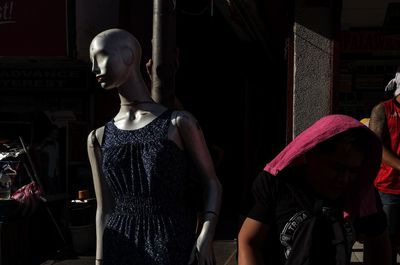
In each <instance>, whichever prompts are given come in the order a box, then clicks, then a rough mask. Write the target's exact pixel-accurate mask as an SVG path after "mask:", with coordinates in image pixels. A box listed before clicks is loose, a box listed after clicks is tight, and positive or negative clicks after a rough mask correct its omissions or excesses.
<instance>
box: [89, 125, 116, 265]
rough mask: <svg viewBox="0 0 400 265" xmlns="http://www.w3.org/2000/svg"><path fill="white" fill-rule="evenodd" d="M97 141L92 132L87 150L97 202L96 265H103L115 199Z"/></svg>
mask: <svg viewBox="0 0 400 265" xmlns="http://www.w3.org/2000/svg"><path fill="white" fill-rule="evenodd" d="M97 139H98V138H96V135H95V131H92V132H91V133H90V134H89V136H88V140H87V149H88V156H89V162H90V167H91V170H92V176H93V184H94V190H95V193H96V202H97V210H96V265H101V264H102V259H103V232H104V227H105V224H106V223H107V219H108V217H109V213H110V212H111V209H112V208H113V198H112V195H111V193H110V191H109V190H108V188H107V185H106V183H105V181H104V177H103V176H102V174H101V149H100V145H99V141H97Z"/></svg>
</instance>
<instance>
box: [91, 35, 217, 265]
mask: <svg viewBox="0 0 400 265" xmlns="http://www.w3.org/2000/svg"><path fill="white" fill-rule="evenodd" d="M90 59H91V61H92V72H93V73H94V74H95V75H96V79H97V81H98V82H99V83H100V85H101V87H102V88H104V89H107V90H109V89H116V90H117V91H118V94H119V98H120V103H121V107H120V109H119V112H118V113H117V114H116V116H115V117H114V119H113V120H112V121H110V122H108V123H106V125H105V126H102V127H100V128H98V129H96V130H93V131H92V132H91V133H90V134H89V136H88V156H89V161H90V165H91V169H92V175H93V182H94V188H95V192H96V199H97V212H96V235H97V238H96V264H97V265H100V264H104V265H106V264H119V265H129V264H157V265H158V264H160V265H164V264H174V265H179V264H182V265H183V264H185V265H186V264H204V265H205V264H207V265H208V264H215V257H214V253H213V246H212V241H213V237H214V232H215V226H216V223H217V219H218V214H219V211H220V203H221V196H222V189H221V185H220V182H219V180H218V178H217V176H216V174H215V170H214V167H213V163H212V160H211V157H210V154H209V151H208V149H207V145H206V142H205V139H204V136H203V133H202V131H201V129H200V126H199V125H198V123H197V121H196V119H195V117H194V116H193V115H192V114H190V113H189V112H187V111H181V110H180V111H174V110H169V109H167V108H165V107H164V106H163V105H161V104H158V103H156V102H154V101H153V100H152V98H151V96H150V93H149V90H148V88H147V87H146V85H145V82H144V80H143V77H142V75H141V72H140V60H141V47H140V44H139V42H138V41H137V39H136V38H135V37H134V36H132V35H131V34H130V33H129V32H127V31H124V30H121V29H109V30H106V31H103V32H101V33H99V34H98V35H97V36H95V38H94V39H93V40H92V43H91V45H90ZM189 164H192V165H194V166H195V167H196V171H197V172H198V174H197V178H199V181H200V182H201V183H202V185H201V186H202V188H203V194H204V196H203V203H202V207H203V209H202V215H203V218H202V220H203V221H202V223H200V224H197V225H198V227H199V233H198V236H197V235H196V231H195V227H196V210H195V209H194V207H193V205H190V202H191V201H190V200H188V199H187V196H186V195H187V194H188V193H190V191H189V190H188V188H187V187H188V183H189V181H190V180H189V175H188V174H187V172H188V170H187V169H188V167H189Z"/></svg>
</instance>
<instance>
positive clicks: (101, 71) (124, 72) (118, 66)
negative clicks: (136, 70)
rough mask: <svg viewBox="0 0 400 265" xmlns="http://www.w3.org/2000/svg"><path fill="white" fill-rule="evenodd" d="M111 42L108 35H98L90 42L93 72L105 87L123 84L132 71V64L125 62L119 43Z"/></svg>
mask: <svg viewBox="0 0 400 265" xmlns="http://www.w3.org/2000/svg"><path fill="white" fill-rule="evenodd" d="M113 41H114V42H117V41H115V40H113ZM110 42H111V41H107V38H106V37H105V38H99V37H96V38H95V39H94V40H93V41H92V43H91V44H90V60H91V61H92V72H93V73H94V74H95V75H96V79H97V82H99V83H100V85H101V87H103V88H104V89H112V88H115V87H120V86H122V85H123V84H124V83H126V82H127V80H128V79H129V77H130V73H131V69H130V65H127V64H126V63H125V62H124V60H123V56H122V52H121V51H120V50H119V49H118V48H119V45H118V44H117V43H115V44H113V45H112V44H111V43H110Z"/></svg>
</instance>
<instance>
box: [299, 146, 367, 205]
mask: <svg viewBox="0 0 400 265" xmlns="http://www.w3.org/2000/svg"><path fill="white" fill-rule="evenodd" d="M363 158H364V156H363V154H362V153H361V152H360V151H359V150H357V149H356V148H354V147H352V146H349V145H348V144H347V143H339V144H338V145H337V146H336V148H335V149H334V150H332V151H330V152H325V153H310V154H308V155H307V157H306V170H307V173H306V183H307V186H308V187H310V188H311V189H312V190H313V191H314V192H315V193H317V194H319V195H320V196H321V197H323V198H326V199H329V200H336V199H339V198H340V197H341V196H342V195H343V194H344V193H346V192H349V189H350V188H351V187H352V185H353V184H354V183H355V181H356V179H357V177H358V176H359V174H360V170H361V166H362V162H363Z"/></svg>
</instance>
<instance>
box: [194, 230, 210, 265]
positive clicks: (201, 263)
mask: <svg viewBox="0 0 400 265" xmlns="http://www.w3.org/2000/svg"><path fill="white" fill-rule="evenodd" d="M189 265H216V261H215V255H214V248H213V241H212V237H211V236H209V235H203V234H200V236H199V237H198V238H197V240H196V244H195V245H194V247H193V250H192V254H191V255H190V260H189Z"/></svg>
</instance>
